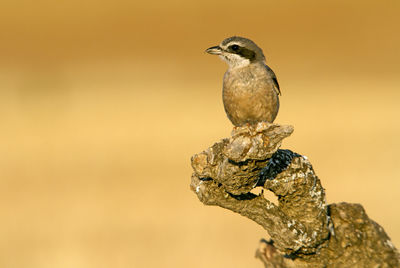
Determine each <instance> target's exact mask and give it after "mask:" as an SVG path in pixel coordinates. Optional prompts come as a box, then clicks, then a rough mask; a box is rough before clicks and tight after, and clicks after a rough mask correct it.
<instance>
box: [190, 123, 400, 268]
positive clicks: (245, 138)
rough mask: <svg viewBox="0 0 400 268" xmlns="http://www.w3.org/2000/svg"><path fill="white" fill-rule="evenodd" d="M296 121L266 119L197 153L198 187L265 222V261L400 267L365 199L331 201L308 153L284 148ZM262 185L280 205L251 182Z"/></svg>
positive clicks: (208, 199) (212, 200) (211, 199)
mask: <svg viewBox="0 0 400 268" xmlns="http://www.w3.org/2000/svg"><path fill="white" fill-rule="evenodd" d="M292 132H293V127H291V126H280V125H276V124H268V123H259V124H258V125H256V126H244V127H238V128H235V129H234V130H233V131H232V136H231V137H230V138H227V139H223V140H221V141H220V142H217V143H215V144H214V145H212V146H211V147H210V148H208V149H207V150H205V151H203V152H201V153H199V154H196V155H194V156H193V157H192V167H193V170H194V173H193V175H192V180H191V185H190V186H191V189H192V190H193V191H194V192H195V193H196V195H197V197H198V198H199V200H200V201H201V202H202V203H204V204H205V205H216V206H220V207H223V208H226V209H229V210H231V211H234V212H236V213H239V214H241V215H243V216H245V217H247V218H249V219H251V220H253V221H255V222H256V223H258V224H259V225H261V226H262V227H263V228H264V229H265V230H267V232H268V233H269V235H270V236H271V241H269V242H267V241H265V240H262V241H261V242H260V247H259V248H258V249H257V252H256V257H257V258H259V259H260V260H261V261H262V262H263V263H264V265H265V267H400V255H399V253H398V251H397V250H396V248H395V247H394V245H393V244H392V243H391V241H390V238H389V237H388V236H387V235H386V233H385V231H384V230H383V228H382V227H381V226H379V225H378V224H377V223H375V222H374V221H372V220H371V219H369V218H368V216H367V215H366V213H365V211H364V209H363V207H362V206H361V205H359V204H348V203H340V204H331V205H328V204H326V200H325V191H324V189H323V187H322V185H321V182H320V180H319V178H318V177H317V176H316V174H315V173H314V170H313V168H312V165H311V163H310V162H309V161H308V159H307V158H306V157H305V156H301V155H299V154H296V153H293V152H291V151H289V150H278V149H279V147H280V145H281V142H282V140H283V139H284V138H286V137H288V136H289V135H290V134H291V133H292ZM257 186H260V187H262V188H263V190H268V191H272V192H273V193H274V194H275V195H276V196H277V197H278V205H275V204H274V203H272V202H271V201H269V200H267V199H266V198H265V197H264V196H263V194H259V195H255V194H253V193H251V190H252V189H254V188H255V187H257Z"/></svg>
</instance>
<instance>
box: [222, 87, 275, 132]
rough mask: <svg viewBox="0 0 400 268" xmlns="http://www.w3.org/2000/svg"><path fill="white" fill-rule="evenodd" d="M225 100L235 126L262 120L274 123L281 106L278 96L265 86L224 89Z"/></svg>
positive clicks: (227, 112) (228, 113)
mask: <svg viewBox="0 0 400 268" xmlns="http://www.w3.org/2000/svg"><path fill="white" fill-rule="evenodd" d="M275 95H276V94H275ZM223 101H224V107H225V111H226V114H227V115H228V118H229V119H230V120H231V121H232V123H233V124H234V125H235V126H242V125H245V124H256V123H258V122H261V121H267V122H270V123H272V122H273V121H274V119H275V117H276V114H277V113H278V107H279V104H278V98H277V96H274V94H273V92H269V91H268V90H266V89H264V88H261V89H259V90H237V89H236V90H235V89H234V88H233V89H231V90H228V89H224V92H223Z"/></svg>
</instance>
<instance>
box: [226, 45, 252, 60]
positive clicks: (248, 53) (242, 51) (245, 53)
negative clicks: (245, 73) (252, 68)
mask: <svg viewBox="0 0 400 268" xmlns="http://www.w3.org/2000/svg"><path fill="white" fill-rule="evenodd" d="M228 51H229V52H231V53H234V54H237V55H240V56H241V57H243V58H246V59H249V60H250V61H253V60H255V58H256V53H255V52H254V51H252V50H250V49H247V48H245V47H241V46H239V45H236V44H235V45H231V46H229V47H228Z"/></svg>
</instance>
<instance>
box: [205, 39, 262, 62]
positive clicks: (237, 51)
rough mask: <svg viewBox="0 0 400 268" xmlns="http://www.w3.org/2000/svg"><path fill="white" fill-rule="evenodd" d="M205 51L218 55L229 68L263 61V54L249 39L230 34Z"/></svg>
mask: <svg viewBox="0 0 400 268" xmlns="http://www.w3.org/2000/svg"><path fill="white" fill-rule="evenodd" d="M206 52H207V53H209V54H213V55H219V56H220V58H221V59H223V60H224V61H226V62H227V63H228V65H229V67H230V68H237V67H244V66H247V65H249V64H251V63H255V62H264V61H265V57H264V54H263V52H262V50H261V48H259V47H258V46H257V45H256V44H255V43H254V42H253V41H251V40H250V39H247V38H244V37H239V36H232V37H229V38H226V39H225V40H224V41H222V42H221V44H219V45H218V46H214V47H210V48H208V49H207V50H206Z"/></svg>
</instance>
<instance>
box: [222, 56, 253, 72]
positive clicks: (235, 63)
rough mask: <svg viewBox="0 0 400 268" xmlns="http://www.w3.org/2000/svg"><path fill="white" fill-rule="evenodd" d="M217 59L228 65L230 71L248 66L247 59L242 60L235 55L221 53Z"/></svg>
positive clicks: (248, 61)
mask: <svg viewBox="0 0 400 268" xmlns="http://www.w3.org/2000/svg"><path fill="white" fill-rule="evenodd" d="M219 57H220V58H221V59H222V60H224V61H226V62H227V63H228V65H229V68H230V69H235V68H241V67H245V66H247V65H249V64H250V60H249V59H246V58H243V57H241V56H239V55H236V54H231V53H223V54H221V55H219Z"/></svg>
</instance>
